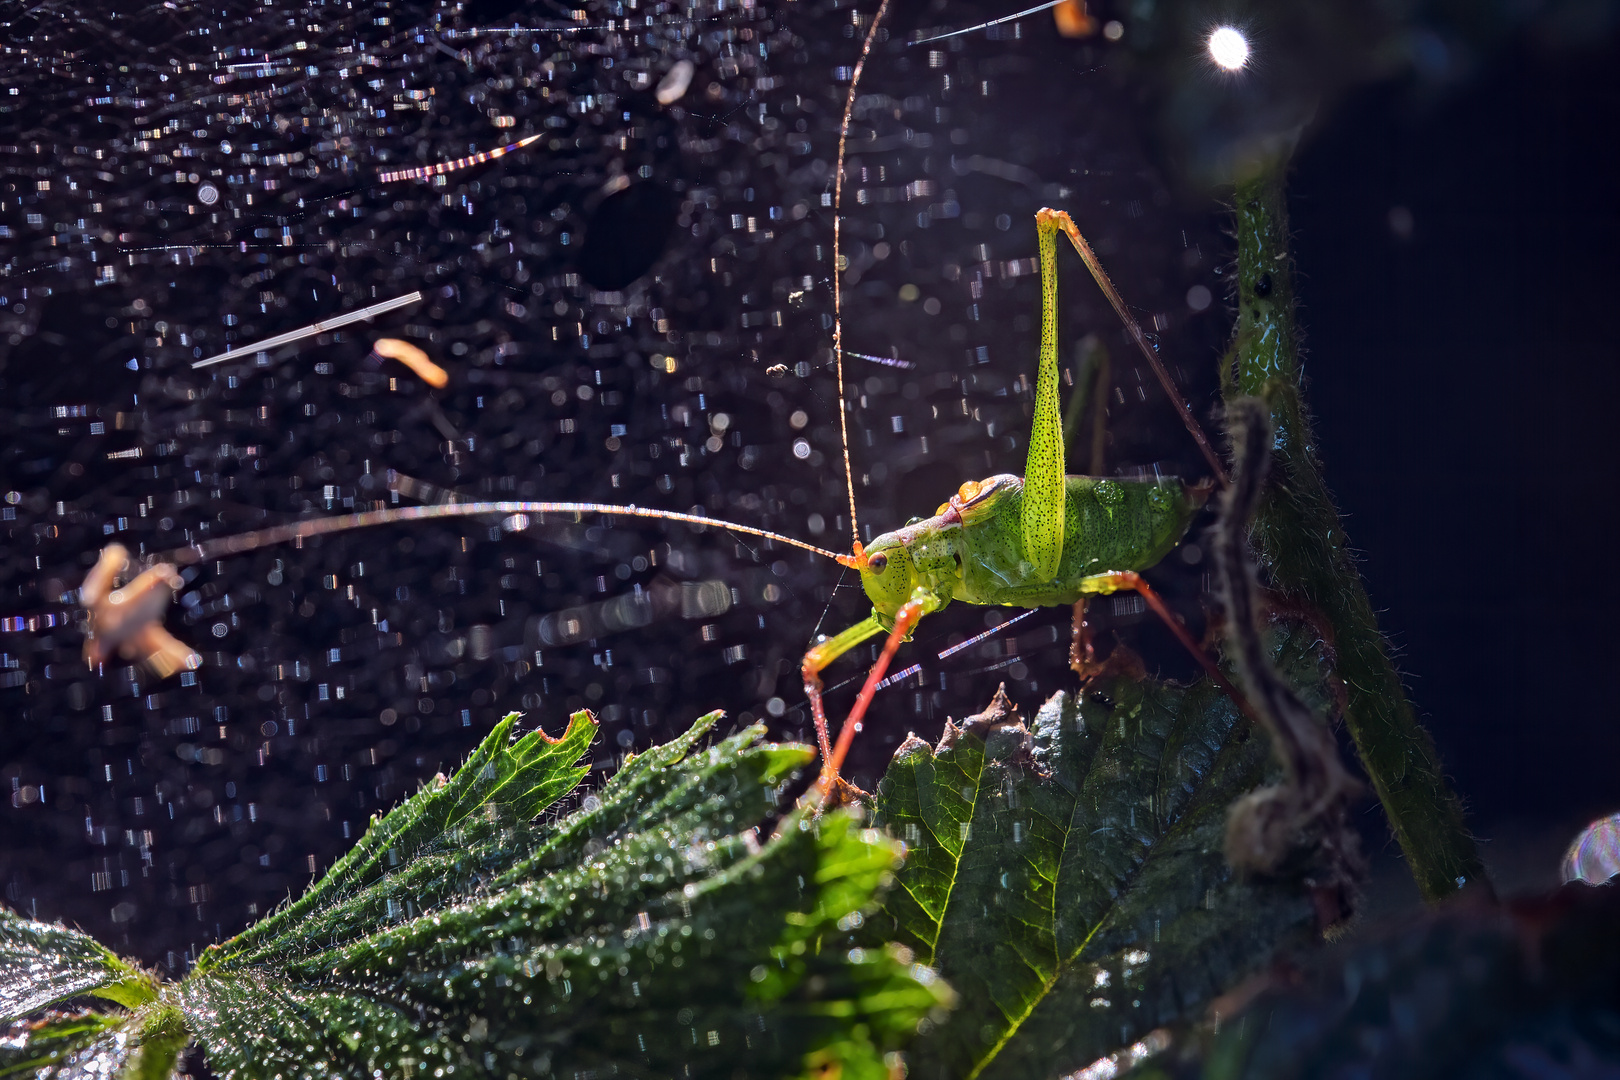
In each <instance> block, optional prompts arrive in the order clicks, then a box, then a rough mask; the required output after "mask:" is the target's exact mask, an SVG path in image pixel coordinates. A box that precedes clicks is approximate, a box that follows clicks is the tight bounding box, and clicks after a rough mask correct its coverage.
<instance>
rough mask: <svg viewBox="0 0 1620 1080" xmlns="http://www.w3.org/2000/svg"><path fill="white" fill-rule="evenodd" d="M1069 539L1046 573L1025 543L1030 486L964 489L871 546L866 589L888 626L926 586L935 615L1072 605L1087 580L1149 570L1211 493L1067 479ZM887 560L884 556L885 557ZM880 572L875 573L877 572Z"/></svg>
mask: <svg viewBox="0 0 1620 1080" xmlns="http://www.w3.org/2000/svg"><path fill="white" fill-rule="evenodd" d="M1062 479H1063V487H1062V490H1063V495H1064V499H1063V502H1064V508H1063V534H1062V546H1061V557H1060V559H1059V562H1058V565H1057V568H1056V571H1055V572H1054V573H1051V574H1042V573H1041V572H1040V571H1039V569H1038V568H1037V567H1036V565H1035V559H1034V558H1033V554H1032V552H1031V551H1030V550H1029V547H1028V545H1027V544H1026V542H1025V537H1026V536H1027V535H1028V533H1027V531H1026V529H1025V527H1024V521H1025V500H1026V490H1027V489H1026V485H1025V482H1024V480H1022V479H1020V478H1019V477H1016V476H1009V475H1005V474H1004V475H1001V476H992V477H990V478H989V479H988V480H983V481H979V482H973V483H968V484H964V485H963V486H962V490H961V491H959V492H958V493H957V494H956V495H954V496H952V497H951V500H950V502H948V503H947V504H945V505H944V506H942V507H941V508H940V512H939V513H938V514H936V515H935V516H934V517H931V518H927V519H924V520H916V521H912V522H911V523H909V524H907V525H906V526H905V527H904V528H900V529H896V530H895V531H893V532H890V533H885V534H884V535H882V536H880V537H878V538H877V539H875V540H873V541H872V543H871V544H870V545H868V546H867V548H866V555H867V565H866V567H865V568H864V569H863V570H862V572H861V584H862V585H863V586H864V587H865V589H866V593H867V596H868V597H870V598H871V600H872V606H873V608H874V614H875V615H876V616H877V618H878V621H879V622H880V623H881V624H882V625H883V626H885V627H887V626H891V625H893V622H894V615H895V612H896V611H897V610H898V609H899V607H900V605H901V604H903V603H905V602H906V601H908V600H910V599H911V598H912V595H913V593H915V592H916V591H917V590H918V589H919V588H921V589H923V590H925V591H926V592H927V593H928V594H929V595H930V596H931V597H932V598H933V599H934V601H935V602H934V604H932V605H930V607H931V609H932V610H936V611H937V610H939V609H940V608H942V607H944V606H945V605H946V604H948V603H950V602H951V601H952V600H961V601H963V602H964V603H968V604H997V605H1005V606H1007V607H1048V606H1053V605H1057V604H1072V603H1074V602H1075V601H1076V600H1078V599H1080V597H1081V596H1082V595H1083V594H1085V593H1086V592H1089V591H1095V590H1088V589H1087V588H1085V585H1084V582H1085V579H1086V578H1088V577H1093V576H1096V575H1099V574H1104V573H1108V572H1110V571H1120V570H1144V569H1146V568H1148V567H1150V566H1152V565H1154V564H1155V563H1157V562H1158V561H1159V560H1160V559H1162V558H1164V556H1165V555H1166V553H1168V552H1169V551H1170V549H1171V548H1173V547H1175V545H1176V543H1177V542H1178V541H1179V540H1180V539H1181V538H1182V536H1183V535H1184V534H1185V533H1186V531H1187V526H1188V524H1189V523H1190V522H1191V520H1192V516H1193V514H1194V512H1195V511H1196V510H1197V509H1198V507H1199V506H1200V505H1201V504H1202V503H1203V501H1204V497H1205V495H1206V494H1207V492H1208V489H1207V488H1202V487H1188V486H1187V485H1185V484H1183V483H1182V482H1181V481H1180V480H1178V479H1176V478H1174V477H1161V478H1158V479H1151V480H1128V479H1117V478H1108V477H1097V476H1066V477H1063V478H1062ZM880 555H881V556H882V557H881V558H879V557H878V556H880ZM879 567H880V568H881V569H878V568H879Z"/></svg>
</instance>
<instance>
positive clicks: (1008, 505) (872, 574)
mask: <svg viewBox="0 0 1620 1080" xmlns="http://www.w3.org/2000/svg"><path fill="white" fill-rule="evenodd" d="M1035 221H1036V229H1037V231H1038V233H1039V236H1040V262H1041V286H1042V290H1041V348H1040V368H1039V376H1038V379H1037V381H1036V389H1035V417H1034V426H1033V429H1032V430H1031V432H1030V440H1029V458H1028V462H1027V464H1026V465H1025V469H1024V475H1023V476H1022V477H1017V476H1012V475H1009V474H1001V475H997V476H992V477H989V478H988V479H985V480H978V481H972V480H970V481H968V482H967V483H965V484H963V485H962V487H961V488H960V489H959V490H958V491H957V493H956V494H955V495H953V496H951V498H950V500H949V501H948V502H946V503H944V504H943V505H941V506H940V507H939V509H938V510H936V511H935V515H934V516H933V517H931V518H927V519H925V520H915V519H914V520H913V521H912V522H911V523H909V524H907V525H905V526H904V527H902V528H900V529H896V530H895V531H893V532H889V533H884V534H883V535H882V536H879V537H877V538H876V539H875V540H873V541H872V542H871V543H870V544H867V545H863V544H862V543H861V541H860V539H859V534H858V533H857V534H856V539H855V541H854V546H853V550H852V553H851V554H849V555H840V556H839V557H838V561H839V562H840V563H841V564H842V565H844V566H848V567H852V568H854V569H856V570H858V571H859V572H860V575H861V586H862V587H863V588H864V589H865V590H866V595H867V596H868V597H869V598H870V599H871V601H872V614H871V615H869V616H867V617H866V618H865V619H863V620H861V621H860V622H858V623H856V624H855V625H854V626H851V627H850V628H849V629H847V630H845V631H843V632H842V633H840V634H836V635H834V636H833V637H831V638H828V639H826V640H824V641H821V642H819V643H818V644H816V645H815V646H813V647H812V648H811V649H810V651H809V652H807V653H806V654H805V657H804V662H803V665H802V671H803V675H804V689H805V695H806V696H807V697H808V698H809V699H810V705H811V711H812V713H813V715H814V717H815V723H816V734H817V737H818V739H819V740H820V744H821V754H822V763H823V765H822V786H823V789H824V790H825V789H830V788H831V786H832V785H834V784H836V783H837V782H839V775H838V773H839V769H840V767H841V766H842V765H843V761H844V757H845V755H846V754H847V753H848V751H849V746H850V743H851V742H852V741H853V739H854V736H855V733H856V731H858V730H859V729H860V725H861V720H862V718H863V717H864V716H865V714H866V709H867V707H868V706H869V705H870V704H871V701H872V697H873V695H874V694H875V693H876V691H877V688H878V685H879V683H880V682H881V680H882V679H883V675H884V672H885V671H887V670H888V665H889V661H890V660H891V658H892V657H893V656H894V653H895V650H896V649H897V648H898V647H899V645H900V643H901V642H903V641H905V640H908V639H909V638H910V636H911V634H912V631H913V630H914V629H915V628H916V625H917V622H918V620H920V619H921V618H922V617H923V616H925V615H929V614H932V613H934V612H936V611H939V610H941V609H942V608H944V607H945V606H946V605H947V604H949V603H950V602H951V601H953V600H960V601H963V602H964V603H969V604H990V605H1003V606H1009V607H1048V606H1054V605H1059V604H1073V605H1076V612H1075V627H1076V633H1077V634H1078V633H1079V630H1080V626H1081V624H1082V619H1083V605H1084V603H1085V600H1086V598H1087V597H1090V596H1100V595H1106V594H1109V593H1113V592H1118V591H1121V590H1133V591H1135V592H1136V593H1137V594H1138V595H1140V596H1141V597H1142V599H1143V600H1144V601H1145V602H1146V603H1147V605H1148V606H1149V607H1150V608H1152V609H1153V611H1154V613H1155V614H1157V615H1158V616H1159V617H1160V618H1161V619H1163V620H1164V622H1165V624H1166V625H1167V626H1169V628H1170V630H1171V631H1172V632H1173V633H1174V634H1175V635H1176V637H1177V638H1178V639H1180V641H1181V642H1182V644H1183V645H1185V646H1186V647H1187V649H1188V650H1190V651H1191V652H1192V653H1193V655H1194V656H1196V657H1197V658H1198V659H1199V661H1200V662H1201V663H1203V664H1204V666H1205V668H1206V670H1208V671H1209V673H1210V675H1211V677H1212V678H1213V679H1215V680H1216V681H1217V682H1218V683H1220V684H1221V685H1222V686H1223V687H1226V689H1227V690H1228V692H1231V693H1233V694H1234V696H1236V694H1235V691H1232V690H1231V687H1230V686H1229V685H1228V684H1227V682H1226V680H1225V678H1224V677H1223V676H1222V675H1221V673H1220V671H1219V669H1217V668H1216V667H1215V666H1214V665H1213V664H1212V663H1210V661H1209V660H1208V658H1207V656H1206V655H1205V654H1204V652H1203V650H1202V649H1201V648H1199V646H1198V645H1197V643H1195V642H1194V641H1193V640H1192V638H1191V637H1190V636H1189V635H1188V633H1187V631H1186V629H1185V628H1184V627H1183V626H1182V625H1181V623H1180V622H1179V621H1177V619H1176V618H1175V616H1174V615H1173V614H1172V613H1171V612H1170V610H1169V608H1168V607H1167V606H1166V605H1165V604H1164V602H1163V601H1162V600H1161V599H1160V598H1159V596H1158V595H1157V594H1156V593H1155V592H1154V591H1153V589H1152V588H1150V587H1149V586H1148V584H1147V583H1146V582H1145V581H1143V580H1142V578H1141V576H1140V575H1139V573H1138V571H1141V570H1145V569H1147V568H1148V567H1151V566H1153V565H1154V564H1156V563H1157V562H1159V560H1160V559H1162V558H1164V556H1165V555H1166V554H1168V553H1169V551H1170V550H1171V549H1172V548H1174V547H1175V546H1176V544H1178V543H1179V542H1180V541H1181V538H1182V536H1183V535H1185V533H1186V531H1187V528H1188V526H1189V525H1190V524H1191V521H1192V517H1193V514H1194V512H1195V511H1196V510H1197V509H1198V508H1199V507H1200V506H1202V505H1203V503H1204V501H1205V500H1206V499H1207V498H1208V496H1209V492H1210V485H1209V484H1207V483H1206V484H1199V485H1187V484H1184V483H1182V482H1181V481H1180V480H1179V479H1176V478H1175V477H1157V478H1154V479H1151V480H1130V479H1116V478H1108V477H1097V476H1066V475H1064V465H1063V463H1064V445H1063V429H1062V419H1061V414H1060V411H1059V408H1058V355H1057V354H1058V349H1057V234H1058V233H1059V232H1062V233H1063V234H1064V235H1065V236H1067V237H1068V238H1069V240H1070V241H1071V242H1072V243H1073V245H1074V247H1075V249H1076V250H1077V251H1079V252H1080V255H1081V257H1082V258H1083V259H1084V260H1085V262H1086V266H1087V267H1088V268H1089V269H1090V270H1091V272H1092V275H1093V276H1094V277H1095V278H1096V280H1097V283H1098V284H1099V285H1100V286H1102V288H1103V291H1104V292H1105V293H1107V294H1108V297H1109V300H1110V301H1111V302H1112V303H1113V305H1114V307H1115V309H1116V310H1117V311H1118V312H1119V314H1120V315H1121V317H1122V318H1123V319H1124V320H1125V324H1126V327H1127V329H1128V330H1129V331H1130V332H1131V334H1132V337H1134V338H1135V339H1136V341H1137V342H1138V344H1139V346H1140V347H1141V348H1142V351H1143V352H1144V354H1145V355H1146V356H1147V358H1148V360H1149V362H1150V363H1151V364H1152V365H1153V366H1154V368H1155V370H1156V371H1158V372H1159V373H1160V377H1161V379H1162V380H1164V381H1165V383H1166V386H1167V388H1169V389H1171V390H1172V395H1171V396H1172V400H1174V401H1177V402H1178V403H1179V402H1180V398H1179V396H1178V395H1176V394H1175V393H1174V391H1173V384H1171V383H1170V382H1169V376H1168V374H1167V373H1165V372H1164V370H1163V367H1162V365H1160V364H1159V361H1158V357H1157V356H1156V355H1155V354H1154V353H1153V351H1152V348H1151V346H1149V345H1148V343H1147V341H1146V338H1145V336H1144V335H1143V334H1142V331H1141V329H1140V327H1139V326H1138V325H1137V323H1136V321H1135V320H1134V319H1133V318H1131V316H1130V314H1129V312H1128V311H1127V310H1126V309H1125V306H1124V303H1123V301H1122V300H1120V298H1119V294H1118V292H1117V291H1116V290H1115V289H1114V287H1113V285H1112V283H1111V282H1109V280H1108V277H1107V275H1106V274H1105V273H1103V270H1102V267H1101V264H1100V263H1098V261H1097V258H1096V256H1095V254H1094V253H1093V252H1092V251H1091V247H1090V245H1089V244H1087V243H1086V240H1085V238H1084V237H1083V236H1081V235H1080V231H1079V229H1077V228H1076V227H1075V225H1074V222H1073V221H1072V220H1071V219H1070V218H1069V215H1068V214H1066V213H1064V212H1063V211H1061V210H1051V209H1042V210H1041V211H1039V212H1038V213H1037V214H1036V215H1035ZM835 348H836V346H835ZM1182 407H1183V410H1185V406H1184V405H1183V406H1182ZM1183 416H1184V418H1186V419H1187V420H1188V422H1189V430H1191V431H1192V432H1193V433H1194V436H1195V438H1197V440H1198V443H1199V446H1200V447H1201V448H1202V449H1204V451H1205V453H1206V455H1207V457H1208V459H1209V461H1210V464H1211V466H1212V468H1213V469H1214V470H1215V473H1216V475H1217V476H1218V477H1220V478H1221V480H1222V482H1224V480H1225V477H1224V474H1223V473H1222V472H1221V469H1220V464H1219V461H1218V460H1217V459H1216V458H1215V457H1214V454H1213V452H1212V451H1210V450H1209V445H1208V441H1207V439H1206V438H1205V437H1204V436H1203V432H1202V431H1201V430H1200V429H1198V427H1197V425H1196V424H1194V423H1192V422H1191V418H1190V417H1188V416H1186V413H1185V411H1184V412H1183ZM851 510H852V519H853V507H852V508H851ZM884 632H887V634H888V640H887V641H886V642H885V644H884V646H883V650H882V652H881V653H880V654H879V656H878V659H877V662H876V663H874V664H873V665H872V668H871V670H870V671H869V672H868V674H867V677H866V682H865V684H864V685H863V686H862V688H861V692H860V694H859V695H858V696H857V697H856V699H855V705H854V707H853V708H852V709H851V710H850V713H849V716H848V717H847V718H846V719H845V721H844V724H843V727H842V728H841V729H840V731H839V734H838V741H837V743H836V744H831V743H830V742H829V739H828V731H827V719H826V711H825V709H824V707H823V705H822V700H821V677H820V672H821V670H822V669H823V668H825V667H826V666H827V665H828V664H830V663H832V662H833V661H834V660H836V659H837V658H838V657H840V656H842V655H843V654H844V653H846V652H848V651H849V650H850V649H852V648H854V647H855V646H857V645H859V644H860V643H861V642H863V641H866V640H867V639H868V638H871V637H874V636H876V635H878V634H880V633H884Z"/></svg>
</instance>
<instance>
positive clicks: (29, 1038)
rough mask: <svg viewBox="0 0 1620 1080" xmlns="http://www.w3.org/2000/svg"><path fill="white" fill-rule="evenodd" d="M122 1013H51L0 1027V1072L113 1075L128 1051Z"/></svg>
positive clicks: (10, 1074) (123, 1063)
mask: <svg viewBox="0 0 1620 1080" xmlns="http://www.w3.org/2000/svg"><path fill="white" fill-rule="evenodd" d="M126 1019H127V1018H126V1017H123V1016H106V1015H103V1014H100V1013H78V1014H73V1015H67V1014H53V1015H49V1016H46V1017H45V1018H44V1019H43V1020H36V1021H16V1022H13V1023H12V1024H11V1025H10V1026H9V1027H8V1028H0V1077H13V1076H29V1075H33V1076H39V1077H56V1076H63V1077H66V1076H87V1077H88V1076H97V1077H100V1076H106V1077H111V1076H117V1075H119V1073H120V1071H121V1070H122V1069H124V1068H125V1066H126V1065H128V1063H129V1061H130V1058H131V1056H132V1054H131V1052H132V1050H133V1047H131V1045H130V1042H129V1038H128V1035H127V1033H126V1032H125V1030H124V1025H125V1021H126Z"/></svg>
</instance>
